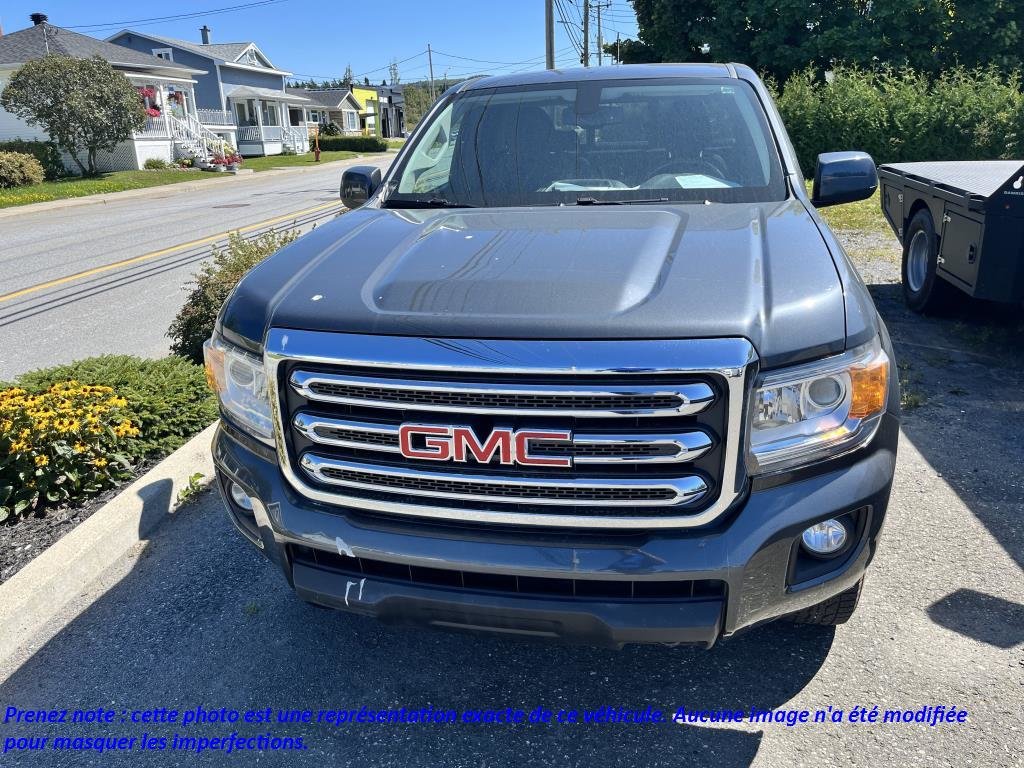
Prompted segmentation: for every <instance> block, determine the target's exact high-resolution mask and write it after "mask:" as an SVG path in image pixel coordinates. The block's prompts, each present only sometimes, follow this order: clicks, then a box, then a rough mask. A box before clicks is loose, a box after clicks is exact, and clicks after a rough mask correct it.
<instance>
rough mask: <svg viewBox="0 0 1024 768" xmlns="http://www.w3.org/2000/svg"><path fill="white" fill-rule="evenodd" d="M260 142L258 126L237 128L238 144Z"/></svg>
mask: <svg viewBox="0 0 1024 768" xmlns="http://www.w3.org/2000/svg"><path fill="white" fill-rule="evenodd" d="M260 141H262V139H261V138H260V127H259V126H258V125H240V126H238V143H239V144H242V143H245V144H252V143H257V142H260Z"/></svg>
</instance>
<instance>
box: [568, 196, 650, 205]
mask: <svg viewBox="0 0 1024 768" xmlns="http://www.w3.org/2000/svg"><path fill="white" fill-rule="evenodd" d="M667 202H668V198H667V197H651V198H647V199H645V200H599V199H598V198H596V197H577V198H576V205H632V204H633V203H667Z"/></svg>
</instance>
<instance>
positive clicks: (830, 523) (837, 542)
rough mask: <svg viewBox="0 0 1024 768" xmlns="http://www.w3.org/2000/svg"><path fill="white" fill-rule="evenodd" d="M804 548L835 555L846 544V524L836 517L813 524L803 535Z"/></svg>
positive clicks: (816, 552)
mask: <svg viewBox="0 0 1024 768" xmlns="http://www.w3.org/2000/svg"><path fill="white" fill-rule="evenodd" d="M801 538H802V539H803V542H804V549H806V550H807V551H808V552H810V553H812V554H815V555H834V554H835V553H836V552H838V551H839V550H841V549H842V548H843V547H844V546H846V539H847V532H846V526H845V525H843V524H842V523H841V522H839V521H838V520H835V519H831V518H830V519H828V520H823V521H822V522H820V523H816V524H815V525H812V526H811V527H810V528H808V529H807V530H805V531H804V533H803V536H801Z"/></svg>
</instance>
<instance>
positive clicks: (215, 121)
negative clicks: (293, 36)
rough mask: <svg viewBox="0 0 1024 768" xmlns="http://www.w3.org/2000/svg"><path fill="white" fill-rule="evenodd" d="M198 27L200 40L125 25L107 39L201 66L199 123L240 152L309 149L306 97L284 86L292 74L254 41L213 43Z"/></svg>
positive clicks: (277, 152)
mask: <svg viewBox="0 0 1024 768" xmlns="http://www.w3.org/2000/svg"><path fill="white" fill-rule="evenodd" d="M199 31H200V40H201V42H198V43H192V42H189V41H187V40H178V39H175V38H172V37H164V36H163V35H157V34H154V33H152V32H140V31H137V30H133V29H123V30H121V31H120V32H118V33H117V34H114V35H111V36H110V37H108V38H107V41H108V42H109V43H111V44H113V45H116V46H120V47H123V48H126V49H129V50H133V51H136V52H138V53H142V54H147V55H149V56H155V57H159V58H160V59H163V60H165V61H167V62H169V63H172V64H180V65H184V66H186V67H188V68H190V69H193V70H200V71H201V74H198V73H197V74H196V85H195V97H196V106H197V110H196V114H197V117H198V119H199V122H200V123H201V125H202V126H203V128H204V129H206V130H208V131H210V132H211V133H214V134H216V135H218V136H221V137H222V138H224V139H225V140H227V141H228V142H230V143H231V144H234V145H235V146H236V147H237V148H238V152H239V154H242V155H246V156H254V155H280V154H281V153H282V152H286V151H289V152H297V153H303V152H308V151H309V131H308V126H307V120H306V115H305V107H306V106H307V105H308V104H309V101H310V100H309V99H308V98H307V97H306V96H303V95H302V94H297V93H291V92H289V91H288V90H286V89H285V84H286V81H287V79H288V77H289V76H290V75H291V72H286V71H285V70H282V69H278V68H277V67H275V66H274V64H273V63H272V62H271V61H270V59H269V58H268V57H267V55H266V54H265V53H264V52H263V51H262V50H260V48H259V46H257V45H256V43H253V42H240V43H214V42H212V41H211V38H210V28H209V27H207V26H205V25H204V26H203V27H202V29H200V30H199Z"/></svg>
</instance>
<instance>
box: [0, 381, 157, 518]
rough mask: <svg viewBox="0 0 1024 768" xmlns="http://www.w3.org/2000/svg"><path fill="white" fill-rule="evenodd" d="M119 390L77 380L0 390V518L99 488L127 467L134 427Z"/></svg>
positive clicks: (119, 474) (73, 497) (128, 466)
mask: <svg viewBox="0 0 1024 768" xmlns="http://www.w3.org/2000/svg"><path fill="white" fill-rule="evenodd" d="M126 405H127V402H126V400H125V399H124V398H122V397H119V396H117V395H116V394H114V391H113V390H112V389H111V388H110V387H101V386H87V385H83V384H81V383H79V382H77V381H66V382H61V383H57V384H54V385H52V386H51V387H49V388H47V389H46V390H44V391H42V392H40V393H38V394H32V393H30V392H28V391H26V390H25V389H22V388H18V387H14V388H10V389H5V390H0V521H3V520H7V519H8V518H10V517H12V516H14V517H20V516H22V515H24V514H25V513H26V512H29V511H32V510H34V509H36V508H37V507H39V506H40V505H45V504H55V503H60V502H62V501H69V500H76V499H79V498H81V497H83V496H88V495H90V494H95V493H98V492H99V491H102V490H103V489H104V488H107V487H109V486H111V485H113V484H115V483H116V482H117V481H119V480H121V479H123V478H124V477H126V476H127V475H128V471H129V469H130V467H131V464H130V462H129V460H128V458H127V457H126V456H125V455H124V454H123V453H122V452H121V451H122V449H123V447H124V446H125V444H126V443H129V442H130V441H131V440H132V439H133V438H134V437H135V436H136V435H138V433H139V428H138V427H137V426H136V425H135V423H133V422H132V421H131V419H130V418H128V416H127V412H126V409H125V406H126Z"/></svg>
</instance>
